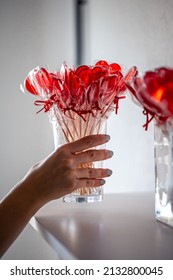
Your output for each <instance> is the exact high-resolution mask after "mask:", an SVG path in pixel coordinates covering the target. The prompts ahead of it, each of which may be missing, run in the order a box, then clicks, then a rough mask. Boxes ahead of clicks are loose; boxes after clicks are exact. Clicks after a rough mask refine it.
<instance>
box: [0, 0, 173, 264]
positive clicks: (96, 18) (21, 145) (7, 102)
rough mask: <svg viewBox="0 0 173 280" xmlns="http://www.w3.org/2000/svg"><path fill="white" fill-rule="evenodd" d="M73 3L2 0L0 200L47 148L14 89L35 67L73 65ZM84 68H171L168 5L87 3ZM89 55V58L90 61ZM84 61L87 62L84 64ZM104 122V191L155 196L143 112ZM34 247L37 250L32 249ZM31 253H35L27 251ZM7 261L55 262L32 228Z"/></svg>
mask: <svg viewBox="0 0 173 280" xmlns="http://www.w3.org/2000/svg"><path fill="white" fill-rule="evenodd" d="M73 4H74V3H73V0H50V1H46V0H5V1H2V0H1V1H0V61H1V67H0V85H1V94H0V96H1V102H0V127H1V145H0V166H1V169H0V183H1V184H0V186H1V187H0V197H3V196H4V195H5V194H6V193H7V192H8V191H9V190H10V189H11V187H12V186H13V185H14V184H15V183H16V182H17V181H18V180H20V179H21V178H22V177H23V176H24V174H25V173H26V171H27V170H28V169H29V168H30V166H31V165H32V164H34V163H35V162H37V161H39V160H40V159H42V158H43V157H45V156H46V155H47V154H48V153H49V152H51V151H52V149H53V137H52V129H51V126H50V124H49V123H48V119H47V116H46V115H44V114H39V115H36V114H35V112H36V111H37V108H35V107H34V105H33V102H34V98H33V97H32V96H29V95H24V94H23V93H21V92H20V89H19V84H20V82H21V81H23V79H24V78H25V76H26V73H27V72H28V71H29V70H31V69H32V68H34V67H35V66H37V65H45V64H48V65H50V68H52V69H55V68H58V67H59V66H60V64H61V63H62V61H64V59H66V60H67V61H68V63H69V64H70V65H72V64H74V62H75V60H74V59H75V53H74V47H75V43H74V36H75V34H74V18H73V16H74V13H73V8H74V5H73ZM89 11H90V14H89V17H88V20H89V21H90V22H89V23H88V31H89V34H88V35H87V38H90V40H89V39H88V50H87V51H88V52H87V54H88V61H86V63H88V64H89V63H93V62H94V61H95V60H97V59H107V60H109V61H117V62H119V63H121V64H123V65H125V66H127V67H130V66H132V65H137V66H138V67H139V70H140V71H144V70H147V69H151V68H153V67H156V66H160V65H169V66H173V48H172V46H173V36H172V35H173V29H172V26H173V1H172V0H145V1H141V0H89ZM89 54H90V56H89ZM85 59H86V58H85ZM120 105H121V106H120V110H119V115H118V116H114V115H112V117H111V118H110V120H109V121H108V133H109V134H110V135H111V137H112V139H111V143H110V144H109V145H108V147H109V148H110V149H112V150H114V153H115V155H114V158H113V159H111V160H110V161H109V163H107V165H108V166H109V167H110V168H112V169H113V171H114V174H113V176H112V177H111V178H110V179H108V181H107V185H106V187H105V191H106V192H120V191H143V190H150V191H154V162H153V127H152V126H150V128H149V131H148V132H145V131H144V130H143V128H142V125H143V123H144V122H145V119H144V117H143V115H142V113H141V109H139V108H137V107H136V106H135V105H134V104H132V102H130V101H129V100H126V101H124V102H123V101H122V103H120ZM37 247H39V248H40V250H39V251H38V250H34V248H37ZM32 250H33V252H32ZM4 258H6V259H15V258H16V259H20V258H23V259H25V258H26V259H27V258H30V259H32V258H33V259H37V258H55V255H54V254H53V252H52V251H51V250H49V249H48V247H47V246H46V245H45V244H44V243H42V241H41V239H39V237H38V236H37V235H36V233H35V232H34V231H32V230H31V228H30V227H27V229H26V230H25V231H24V232H23V233H22V235H21V236H20V237H19V239H18V240H17V241H16V242H15V244H14V245H13V246H12V248H11V249H10V250H9V251H8V252H7V254H6V255H5V256H4Z"/></svg>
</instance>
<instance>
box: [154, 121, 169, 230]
mask: <svg viewBox="0 0 173 280" xmlns="http://www.w3.org/2000/svg"><path fill="white" fill-rule="evenodd" d="M154 140H155V213H156V219H157V220H159V221H161V222H163V223H165V224H167V225H169V226H172V227H173V126H172V124H171V123H165V124H162V125H155V132H154Z"/></svg>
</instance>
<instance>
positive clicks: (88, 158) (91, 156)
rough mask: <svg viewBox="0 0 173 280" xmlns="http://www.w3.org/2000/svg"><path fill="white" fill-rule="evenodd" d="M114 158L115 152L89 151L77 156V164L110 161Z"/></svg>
mask: <svg viewBox="0 0 173 280" xmlns="http://www.w3.org/2000/svg"><path fill="white" fill-rule="evenodd" d="M112 156H113V152H112V151H109V150H88V151H85V152H83V153H79V154H76V155H75V162H76V164H78V165H79V164H81V163H88V162H94V161H100V160H105V159H109V158H111V157H112Z"/></svg>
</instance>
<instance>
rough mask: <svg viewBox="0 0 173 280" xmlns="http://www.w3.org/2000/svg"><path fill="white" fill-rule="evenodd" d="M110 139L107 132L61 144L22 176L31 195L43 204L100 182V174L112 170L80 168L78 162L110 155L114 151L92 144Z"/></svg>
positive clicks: (104, 158) (100, 143) (109, 172)
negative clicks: (98, 148) (97, 147)
mask: <svg viewBox="0 0 173 280" xmlns="http://www.w3.org/2000/svg"><path fill="white" fill-rule="evenodd" d="M109 139H110V137H109V136H107V135H90V136H86V137H84V138H82V139H80V140H77V141H74V142H71V143H67V144H65V145H63V146H61V147H60V148H58V149H57V150H55V151H54V152H53V153H52V154H51V155H49V156H48V157H47V158H46V159H44V160H43V161H41V162H39V163H38V164H36V165H34V166H33V167H32V168H31V170H30V171H29V172H28V173H27V175H26V177H25V179H24V180H25V181H26V182H27V183H28V186H29V188H30V190H31V192H32V195H33V196H34V197H35V198H36V199H37V200H39V201H40V202H41V203H42V204H45V203H47V202H49V201H50V200H53V199H58V198H60V197H62V196H64V195H66V194H68V193H71V192H73V191H75V190H76V189H79V188H90V187H98V186H101V185H103V184H104V183H105V181H104V180H103V179H102V178H104V177H108V176H110V175H111V173H112V171H111V170H109V169H103V168H79V166H80V165H81V164H85V163H89V162H94V161H102V160H106V159H109V158H110V157H112V155H113V152H111V151H108V150H106V149H102V150H101V149H100V150H97V149H95V148H94V147H96V146H99V145H102V144H104V143H106V142H108V141H109ZM92 148H94V149H92ZM86 150H87V151H86Z"/></svg>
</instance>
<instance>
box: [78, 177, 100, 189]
mask: <svg viewBox="0 0 173 280" xmlns="http://www.w3.org/2000/svg"><path fill="white" fill-rule="evenodd" d="M104 184H105V180H103V179H79V180H77V182H76V188H77V189H81V188H96V187H100V186H102V185H104Z"/></svg>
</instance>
